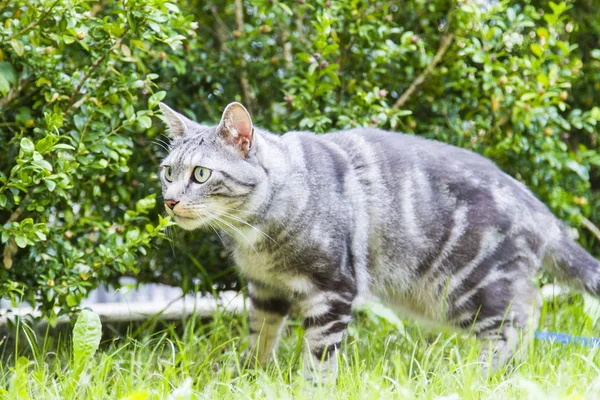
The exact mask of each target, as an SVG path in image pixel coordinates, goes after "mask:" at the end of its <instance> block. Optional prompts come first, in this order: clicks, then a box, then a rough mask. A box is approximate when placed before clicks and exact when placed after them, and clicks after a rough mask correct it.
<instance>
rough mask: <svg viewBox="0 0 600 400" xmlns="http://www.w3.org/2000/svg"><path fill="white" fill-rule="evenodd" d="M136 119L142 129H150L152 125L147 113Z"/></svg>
mask: <svg viewBox="0 0 600 400" xmlns="http://www.w3.org/2000/svg"><path fill="white" fill-rule="evenodd" d="M137 121H138V124H139V125H140V128H142V129H150V128H151V127H152V120H151V119H150V117H149V116H147V115H142V116H141V117H139V118H138V119H137Z"/></svg>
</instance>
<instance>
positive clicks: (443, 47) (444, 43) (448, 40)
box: [392, 33, 454, 110]
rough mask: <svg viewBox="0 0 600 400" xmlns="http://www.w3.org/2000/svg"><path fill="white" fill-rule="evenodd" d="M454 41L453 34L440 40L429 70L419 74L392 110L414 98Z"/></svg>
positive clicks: (399, 107) (426, 69) (428, 67)
mask: <svg viewBox="0 0 600 400" xmlns="http://www.w3.org/2000/svg"><path fill="white" fill-rule="evenodd" d="M453 39H454V34H453V33H449V34H447V35H444V36H442V38H441V39H440V47H439V49H438V51H437V53H435V55H434V56H433V59H432V60H431V63H430V64H429V65H428V66H427V68H425V69H424V70H423V72H421V73H420V74H419V76H417V77H416V78H415V80H414V81H413V83H411V84H410V86H409V87H408V89H406V91H405V92H404V93H402V95H401V96H400V97H399V98H398V100H396V102H395V103H394V105H393V106H392V110H398V109H401V108H402V107H404V105H405V104H406V102H407V101H408V100H409V99H410V96H412V94H413V93H414V92H415V91H416V90H417V89H418V88H419V86H421V85H422V84H423V82H425V79H427V78H428V77H429V75H431V73H432V72H433V69H434V68H435V67H436V65H437V64H438V63H439V62H440V61H441V60H442V57H444V54H446V52H447V51H448V49H449V48H450V45H451V44H452V40H453Z"/></svg>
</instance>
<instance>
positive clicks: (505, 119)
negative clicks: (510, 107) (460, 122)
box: [484, 112, 511, 136]
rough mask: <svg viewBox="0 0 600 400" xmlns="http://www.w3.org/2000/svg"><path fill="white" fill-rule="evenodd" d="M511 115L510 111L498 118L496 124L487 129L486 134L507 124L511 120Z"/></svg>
mask: <svg viewBox="0 0 600 400" xmlns="http://www.w3.org/2000/svg"><path fill="white" fill-rule="evenodd" d="M510 117H511V113H510V112H509V113H508V114H507V115H505V116H504V117H502V118H500V119H499V120H497V121H496V123H495V124H494V125H492V126H491V127H490V128H489V129H488V130H487V131H485V135H484V136H488V135H489V134H490V133H492V132H494V131H496V130H497V129H498V128H501V127H502V126H504V125H506V123H507V122H508V121H510Z"/></svg>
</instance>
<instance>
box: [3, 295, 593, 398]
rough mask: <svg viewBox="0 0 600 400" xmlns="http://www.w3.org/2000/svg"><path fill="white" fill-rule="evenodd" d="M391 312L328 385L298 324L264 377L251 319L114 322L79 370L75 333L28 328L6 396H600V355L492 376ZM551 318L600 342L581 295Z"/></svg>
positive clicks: (358, 339)
mask: <svg viewBox="0 0 600 400" xmlns="http://www.w3.org/2000/svg"><path fill="white" fill-rule="evenodd" d="M382 315H384V314H382V313H381V312H375V311H369V310H366V311H365V310H363V311H361V312H359V313H357V315H356V318H355V319H354V321H353V322H352V324H351V327H350V329H349V332H348V335H347V337H346V343H345V345H344V348H343V351H342V353H341V356H340V357H341V360H340V374H339V378H338V380H337V381H336V382H335V383H329V384H324V385H321V386H313V385H311V384H309V383H308V382H307V381H305V380H304V379H303V378H302V374H301V373H300V371H301V370H302V366H301V363H302V357H299V356H300V355H301V350H300V349H301V343H302V329H301V327H300V325H299V324H298V323H297V322H294V321H290V322H289V323H288V332H287V334H286V336H285V338H284V339H283V340H282V342H281V344H280V347H279V352H278V356H277V360H274V361H271V362H270V363H269V364H268V365H266V366H265V367H263V368H258V369H256V370H253V369H245V368H242V367H241V366H240V365H239V363H240V358H241V357H240V348H243V347H244V346H245V345H246V343H247V342H246V341H245V340H244V332H245V330H246V327H245V322H244V319H243V318H242V317H241V316H231V315H227V314H223V313H217V314H215V315H214V317H213V318H212V319H210V320H205V321H200V320H198V319H190V320H189V321H187V322H186V323H185V324H177V323H170V324H167V325H161V326H156V325H150V324H147V325H145V326H141V327H139V326H138V327H136V328H135V329H133V328H130V329H128V330H127V335H124V336H122V337H119V336H118V335H115V331H114V330H112V331H111V328H112V327H111V326H109V325H107V326H105V327H104V332H105V336H106V334H107V333H108V334H109V336H111V338H109V339H104V340H103V342H102V344H101V346H100V349H99V350H98V352H97V353H96V354H95V356H94V357H93V358H91V359H90V360H89V361H88V362H86V363H85V365H84V366H83V367H82V368H80V369H78V368H77V367H76V366H75V365H74V362H73V361H72V358H71V355H72V352H71V351H70V345H69V343H68V340H67V339H64V338H65V337H67V335H65V334H60V333H46V334H41V335H39V334H38V335H35V334H33V333H32V330H30V329H29V328H27V327H26V326H23V325H21V326H20V328H19V335H18V336H17V337H16V338H13V340H10V341H5V344H4V345H3V347H4V348H3V355H2V357H3V360H4V361H3V363H2V366H1V367H0V368H1V370H0V380H1V387H2V388H4V389H0V390H2V391H3V392H2V394H3V397H4V398H10V399H17V398H35V399H86V398H88V399H103V398H104V399H132V400H133V399H136V400H141V399H163V398H168V399H196V398H206V399H245V398H248V399H250V398H268V399H271V398H273V399H285V398H290V399H291V398H295V399H296V398H297V399H305V398H306V399H309V398H310V399H324V398H344V399H379V398H385V399H388V398H402V399H405V398H418V399H447V400H449V399H506V398H518V399H540V398H542V397H544V398H547V399H580V398H589V399H596V398H599V397H600V369H599V362H600V352H599V350H598V349H593V348H589V347H582V346H573V345H571V346H567V345H561V344H551V343H548V342H537V341H536V342H535V343H534V345H533V346H531V347H530V348H529V350H528V352H527V353H526V355H525V356H524V357H523V358H522V359H521V360H520V361H518V362H513V363H512V364H511V365H510V366H509V367H508V368H507V369H505V370H504V371H501V372H499V373H497V374H496V375H494V376H492V377H491V378H489V379H488V378H486V377H484V376H482V374H481V372H480V369H479V366H478V365H476V362H477V357H478V353H479V350H480V345H479V343H478V342H477V341H476V340H475V339H474V338H472V337H465V336H464V335H460V334H457V333H452V332H442V333H439V332H431V331H426V330H424V329H422V328H419V327H418V326H417V325H416V324H414V323H411V322H406V323H405V325H404V328H403V327H402V325H398V324H394V323H393V319H389V318H384V317H382ZM542 319H543V321H542V324H543V326H542V328H543V329H546V330H550V331H556V332H568V333H572V334H577V335H585V336H600V329H598V327H594V326H593V323H592V320H591V318H590V317H589V316H587V315H586V314H585V313H584V309H583V301H582V300H581V299H580V298H579V297H575V298H573V299H571V300H570V301H564V302H561V303H560V304H552V305H547V306H546V307H545V309H544V315H543V317H542ZM15 339H16V341H17V342H18V345H17V344H16V343H15ZM8 343H10V344H8ZM17 348H18V352H17V351H16V350H17ZM15 360H17V361H16V362H15ZM4 390H6V391H4Z"/></svg>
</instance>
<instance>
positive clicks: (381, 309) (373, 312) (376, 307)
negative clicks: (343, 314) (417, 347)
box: [359, 302, 404, 334]
mask: <svg viewBox="0 0 600 400" xmlns="http://www.w3.org/2000/svg"><path fill="white" fill-rule="evenodd" d="M359 310H361V311H364V312H366V313H367V315H369V316H376V317H378V318H381V319H383V320H385V321H387V322H388V323H390V324H392V325H393V326H394V327H396V329H397V330H398V331H399V332H400V333H401V334H404V324H403V323H402V321H401V320H400V318H398V315H397V314H396V313H395V312H394V311H393V310H391V309H390V308H388V307H386V306H385V305H383V303H380V302H368V303H365V304H362V305H361V306H360V307H359Z"/></svg>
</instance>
